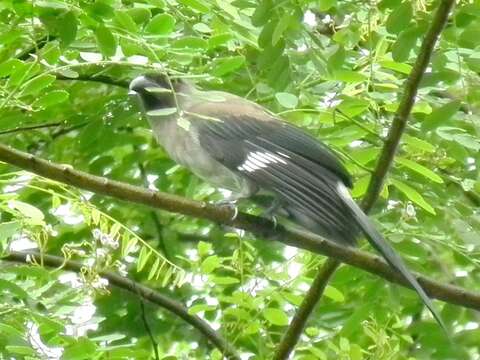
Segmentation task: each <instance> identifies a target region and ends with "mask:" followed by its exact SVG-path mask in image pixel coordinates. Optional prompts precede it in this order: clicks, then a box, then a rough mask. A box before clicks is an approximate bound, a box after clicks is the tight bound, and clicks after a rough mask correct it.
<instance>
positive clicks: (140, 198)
mask: <svg viewBox="0 0 480 360" xmlns="http://www.w3.org/2000/svg"><path fill="white" fill-rule="evenodd" d="M0 161H4V162H6V163H9V164H11V165H15V166H17V167H19V168H22V169H24V170H27V171H30V172H32V173H35V174H37V175H40V176H43V177H46V178H49V179H52V180H55V181H59V182H62V183H64V184H67V185H71V186H75V187H77V188H80V189H83V190H88V191H92V192H94V193H96V194H99V195H100V194H103V195H107V196H111V197H114V198H117V199H119V200H124V201H129V202H134V203H137V204H142V205H147V206H151V207H154V208H157V209H163V210H166V211H170V212H175V213H180V214H184V215H187V216H193V217H196V218H201V219H207V220H210V221H213V222H215V223H219V224H225V225H228V226H232V227H235V228H238V229H243V230H246V231H250V232H252V233H253V234H256V235H258V239H259V240H264V241H279V242H281V243H283V244H287V245H290V246H294V247H297V248H301V249H305V250H308V251H311V252H314V253H317V254H322V255H326V256H329V257H333V258H336V259H337V260H339V261H341V262H344V263H347V264H349V265H352V266H355V267H358V268H361V269H363V270H365V271H368V272H370V273H372V274H375V275H378V276H380V277H383V278H385V279H386V280H388V281H391V282H395V283H398V284H401V285H402V286H405V287H407V288H410V285H409V284H408V283H406V281H405V279H404V278H403V277H402V276H401V275H399V274H398V272H396V271H394V270H392V269H391V268H390V266H388V265H387V264H386V263H385V262H384V261H383V260H382V259H381V258H379V257H378V256H374V255H371V254H369V253H367V252H364V251H360V250H357V249H353V248H347V247H344V246H341V245H338V244H335V243H333V242H331V241H328V240H326V239H324V238H322V237H320V236H318V235H315V234H312V233H309V232H307V231H303V230H300V229H286V228H285V227H284V226H282V225H281V224H274V223H273V222H272V221H270V220H268V219H264V218H260V217H258V216H253V215H250V214H245V213H238V215H237V217H236V218H234V219H233V215H234V211H233V210H232V209H230V208H228V207H225V206H223V207H222V206H220V207H218V206H214V205H212V204H208V203H205V202H198V201H194V200H189V199H186V198H183V197H181V196H177V195H173V194H168V193H162V192H156V191H152V190H147V189H144V188H141V187H138V186H133V185H130V184H126V183H123V182H120V181H115V180H109V179H108V178H105V177H101V176H95V175H91V174H88V173H85V172H82V171H78V170H75V169H73V168H72V167H71V166H68V165H60V164H55V163H53V162H50V161H47V160H44V159H41V158H39V157H36V156H34V155H31V154H28V153H25V152H22V151H19V150H15V149H12V148H11V147H8V146H5V145H3V144H0ZM415 276H416V277H417V280H418V281H419V282H420V284H421V285H422V287H423V288H424V289H425V291H426V292H427V294H428V295H429V296H430V297H433V298H437V299H440V300H443V301H446V302H449V303H451V304H457V305H460V306H463V307H468V308H472V309H476V310H480V294H477V293H474V292H471V291H468V290H465V289H462V288H460V287H456V286H452V285H448V284H442V283H440V282H438V281H436V280H434V279H431V278H428V277H426V276H423V275H418V274H417V275H415Z"/></svg>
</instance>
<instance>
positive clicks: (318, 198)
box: [130, 74, 443, 327]
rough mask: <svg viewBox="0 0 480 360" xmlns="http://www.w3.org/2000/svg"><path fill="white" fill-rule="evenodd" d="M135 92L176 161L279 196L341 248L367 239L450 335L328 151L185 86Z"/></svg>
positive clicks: (278, 201) (150, 80)
mask: <svg viewBox="0 0 480 360" xmlns="http://www.w3.org/2000/svg"><path fill="white" fill-rule="evenodd" d="M130 91H131V92H132V93H134V94H136V95H137V96H138V98H139V99H140V104H141V106H142V108H143V110H144V112H145V114H146V117H147V119H148V121H149V123H150V126H151V128H152V130H153V133H154V135H155V137H156V139H157V141H158V142H159V143H160V144H161V145H162V146H163V147H164V148H165V150H166V151H167V152H168V154H169V155H170V156H171V158H172V159H173V160H174V161H176V162H177V163H179V164H181V165H184V166H185V167H187V168H189V169H190V170H191V171H192V172H193V173H195V174H196V175H197V176H199V177H200V178H202V179H204V180H206V181H207V182H209V183H210V184H212V185H213V186H216V187H218V188H223V189H228V190H231V191H232V192H233V193H234V194H235V195H236V197H237V198H252V199H255V196H257V195H259V194H267V195H269V196H271V197H272V199H273V201H272V203H273V204H274V211H275V212H276V213H278V214H281V215H283V216H285V217H287V218H288V219H289V220H291V221H293V222H294V223H296V224H298V225H300V226H302V227H304V228H306V229H308V230H310V231H312V232H314V233H316V234H319V235H321V236H323V237H326V238H327V239H329V240H332V241H335V242H337V243H339V244H341V245H344V246H354V245H355V244H356V239H357V238H358V237H359V236H360V234H361V233H363V234H364V235H365V236H366V238H367V239H368V241H369V242H370V244H371V245H372V246H373V247H374V248H375V249H376V250H377V251H378V252H379V253H380V254H381V255H382V256H383V257H384V258H385V260H386V261H387V262H388V264H390V266H392V267H393V268H394V269H395V270H396V271H398V272H400V273H401V274H402V276H403V277H404V278H405V280H406V281H407V282H408V283H409V284H410V285H411V286H412V287H413V288H414V289H415V290H416V292H417V293H418V295H419V296H420V298H421V299H422V301H423V302H424V304H425V305H426V306H427V308H428V309H429V310H430V311H431V313H432V314H433V316H434V318H435V319H436V320H437V322H438V323H439V324H440V325H442V327H443V323H442V320H441V318H440V316H439V315H438V313H437V312H436V310H435V308H434V306H433V304H432V302H431V301H430V299H429V297H428V295H427V294H426V293H425V291H424V290H423V288H422V287H421V286H420V284H419V283H418V281H417V280H416V278H415V277H414V276H413V275H412V274H411V273H410V271H409V270H408V269H407V267H406V266H405V264H404V262H403V261H402V259H401V258H400V256H399V255H398V254H397V253H396V252H395V251H394V250H393V248H392V247H391V246H390V245H388V243H387V242H386V241H385V240H384V238H383V236H382V235H381V234H380V233H379V232H378V231H377V230H376V228H375V226H374V225H373V224H372V222H371V221H370V220H369V218H368V217H367V216H366V215H365V213H364V212H363V211H362V210H361V209H360V207H359V206H358V205H357V204H356V203H355V201H354V200H353V199H352V198H351V196H350V194H349V192H348V188H350V187H351V186H352V180H351V178H350V175H349V174H348V172H347V171H346V170H345V168H344V167H343V165H342V164H341V162H340V161H339V160H338V159H337V157H336V156H335V155H334V154H333V153H332V151H331V150H330V149H329V148H328V147H327V146H325V145H324V144H322V143H321V142H319V141H318V140H317V139H315V138H314V137H312V136H310V135H308V134H307V133H306V132H304V131H302V130H301V129H299V128H298V127H295V126H293V125H291V124H289V123H287V122H284V121H281V120H280V119H278V118H277V117H275V116H274V115H272V114H270V113H269V112H268V111H267V110H266V109H264V108H263V107H261V106H260V105H258V104H255V103H253V102H251V101H248V100H245V99H243V98H241V97H239V96H236V95H233V94H229V93H226V92H221V91H201V90H199V89H197V88H196V87H194V86H193V85H192V84H190V83H188V82H186V81H184V80H180V79H177V80H170V79H169V78H168V77H167V76H165V75H160V74H150V75H144V76H139V77H137V78H135V79H134V80H133V81H132V82H131V83H130Z"/></svg>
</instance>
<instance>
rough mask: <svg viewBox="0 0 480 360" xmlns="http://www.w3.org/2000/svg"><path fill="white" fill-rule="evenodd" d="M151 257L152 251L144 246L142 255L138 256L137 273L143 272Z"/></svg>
mask: <svg viewBox="0 0 480 360" xmlns="http://www.w3.org/2000/svg"><path fill="white" fill-rule="evenodd" d="M150 255H152V251H151V250H150V249H149V248H147V247H146V246H142V249H141V250H140V254H138V260H137V272H140V271H142V269H143V268H144V267H145V265H146V264H147V262H148V259H150Z"/></svg>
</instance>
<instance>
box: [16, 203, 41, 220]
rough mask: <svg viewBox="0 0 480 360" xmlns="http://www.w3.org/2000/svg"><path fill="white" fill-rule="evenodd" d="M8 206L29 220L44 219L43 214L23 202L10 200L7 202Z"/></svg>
mask: <svg viewBox="0 0 480 360" xmlns="http://www.w3.org/2000/svg"><path fill="white" fill-rule="evenodd" d="M8 205H9V206H10V207H11V208H13V209H15V210H17V211H18V212H20V213H21V214H22V215H23V216H25V217H27V218H30V219H32V220H39V221H41V220H43V219H44V218H45V217H44V215H43V212H42V211H41V210H40V209H38V208H37V207H35V206H33V205H30V204H27V203H25V202H23V201H18V200H10V201H9V202H8Z"/></svg>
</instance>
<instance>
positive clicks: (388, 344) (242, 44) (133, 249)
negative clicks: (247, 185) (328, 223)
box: [0, 0, 480, 359]
mask: <svg viewBox="0 0 480 360" xmlns="http://www.w3.org/2000/svg"><path fill="white" fill-rule="evenodd" d="M437 5H438V1H426V0H425V1H421V0H418V1H401V0H383V1H374V0H371V1H369V2H356V1H335V0H317V1H307V0H284V1H277V2H275V1H273V0H262V1H253V0H235V1H229V0H176V1H175V0H144V1H140V0H138V1H133V0H123V1H117V0H97V1H75V0H71V1H60V0H36V1H26V0H25V1H24V0H4V1H2V2H1V3H0V94H1V98H0V136H1V139H0V141H1V142H2V143H6V144H9V145H11V146H13V147H15V148H17V149H21V150H25V151H28V152H30V153H32V154H35V155H37V156H39V157H42V158H47V159H49V160H51V161H53V162H57V163H63V164H70V165H71V166H72V167H74V168H75V169H81V170H84V171H87V172H90V173H93V174H96V175H100V176H106V177H108V178H112V179H116V180H121V181H125V182H128V183H131V184H136V185H142V186H146V187H149V188H152V189H158V190H160V191H165V192H171V193H176V194H180V195H184V196H186V197H188V198H193V199H197V200H215V199H218V198H219V197H220V196H219V194H218V193H215V192H214V190H213V189H212V188H211V187H209V186H208V185H207V184H204V183H202V182H201V181H199V180H198V179H197V178H195V177H194V176H192V175H191V174H190V173H189V172H188V171H187V170H185V169H183V168H180V167H178V166H176V165H175V164H174V163H172V161H171V160H169V159H168V157H167V156H166V155H165V153H164V152H163V150H162V149H160V148H159V147H158V146H157V145H156V144H155V143H154V141H153V139H152V136H151V133H150V132H149V129H148V126H147V124H146V122H145V121H144V120H143V119H142V118H141V115H140V114H139V112H138V108H137V105H136V104H135V102H134V101H132V99H129V98H128V96H127V89H126V86H127V85H128V81H130V80H131V79H132V78H133V77H135V76H136V75H138V74H141V73H144V72H146V71H152V70H154V71H169V72H170V73H171V74H173V76H179V77H189V78H193V79H194V80H195V81H196V82H197V83H198V84H199V85H200V86H202V87H204V88H208V89H224V90H227V91H230V92H233V93H236V94H239V95H241V96H244V97H246V98H248V99H251V100H253V101H256V102H259V103H261V104H262V105H264V106H266V107H268V108H269V109H270V110H272V111H273V112H275V113H278V114H279V115H280V116H282V117H283V118H284V119H286V120H288V121H291V122H292V123H295V124H297V125H299V126H301V127H303V128H304V129H306V130H307V131H310V132H311V133H312V134H314V135H315V136H318V138H319V139H322V141H325V142H326V143H327V144H329V145H330V146H332V147H333V148H334V149H335V150H336V151H337V152H338V153H339V155H340V156H341V157H342V158H343V160H344V161H345V164H346V166H347V167H348V169H349V170H350V172H351V173H352V174H353V176H354V179H355V186H354V189H353V195H354V196H355V197H356V198H361V197H362V196H363V195H364V193H365V191H366V187H367V185H368V181H369V177H370V173H371V169H372V168H373V167H374V164H375V160H376V159H377V158H378V155H379V152H380V150H381V146H382V137H383V136H385V134H386V131H387V129H388V126H389V124H390V123H391V120H392V115H393V113H394V111H395V110H396V108H397V106H398V100H399V96H400V95H401V91H402V86H404V80H405V78H406V76H407V75H408V74H409V72H410V70H411V64H412V63H413V61H414V60H415V59H416V56H417V54H418V49H419V44H420V41H421V39H422V36H423V34H424V33H425V31H426V28H427V27H428V25H429V23H430V21H431V19H432V14H433V10H434V9H435V8H436V6H437ZM479 29H480V3H479V2H478V1H460V2H459V3H458V4H457V6H456V8H455V10H454V14H453V16H452V17H451V19H450V21H449V23H448V24H447V27H446V29H445V30H444V32H443V36H442V39H441V41H440V43H439V45H438V46H437V47H436V50H435V54H434V58H433V61H432V63H431V66H430V67H429V69H428V72H427V73H426V75H425V78H424V80H423V81H422V84H421V87H420V89H419V93H418V96H417V99H416V105H415V107H414V109H413V112H412V116H411V119H410V120H409V125H408V129H407V133H406V135H405V136H404V138H403V145H402V148H401V151H400V153H399V154H398V156H397V157H396V160H395V164H394V167H393V169H392V171H391V173H390V175H389V178H388V181H387V184H386V187H385V189H384V191H383V193H382V199H381V200H380V201H379V202H377V205H376V208H375V211H374V212H373V216H374V217H375V219H376V222H377V224H378V227H379V228H380V230H381V231H382V233H383V234H385V236H386V238H387V239H388V240H389V241H390V242H391V243H393V244H394V246H395V247H396V249H397V250H398V251H399V252H400V253H401V254H402V256H403V257H404V258H405V259H406V260H407V261H408V262H409V265H410V267H411V268H412V269H414V270H416V271H419V272H421V273H424V274H428V275H430V276H432V277H434V278H436V279H437V280H441V281H442V282H444V283H454V284H457V285H460V286H462V287H465V288H467V289H472V290H477V289H478V284H479V275H480V274H479V261H480V259H479V256H478V251H479V245H480V238H479V235H478V234H479V229H480V216H479V213H478V207H479V205H480V195H479V193H480V178H479V174H478V169H477V163H478V161H480V156H479V150H480V138H479V131H480V120H479V117H478V108H479V104H480V86H479V77H478V72H479V71H480V52H479V51H480V47H479V45H478V37H479V36H480V30H479ZM29 54H30V55H29ZM0 184H1V186H2V189H3V194H2V195H1V196H0V210H1V221H2V223H1V224H0V244H1V248H2V251H7V250H8V249H17V250H18V249H22V248H25V247H27V246H34V247H37V248H38V249H40V250H41V251H44V252H47V253H52V254H60V255H62V254H63V255H65V256H69V257H72V258H76V259H82V260H84V261H85V262H86V264H88V265H89V267H88V268H87V269H88V270H86V271H84V272H83V273H82V274H80V275H78V274H77V275H72V274H66V273H64V272H62V271H61V270H56V271H51V270H46V269H43V268H40V267H38V266H32V265H24V266H13V265H12V264H10V263H6V262H2V263H0V266H1V269H2V270H1V271H0V288H1V295H0V356H1V357H2V358H12V357H13V358H23V357H24V358H52V359H54V358H60V357H62V356H63V358H65V359H87V358H109V359H114V358H118V359H120V358H136V359H142V358H145V359H146V358H149V357H150V356H152V354H153V352H152V341H151V339H150V336H149V335H152V334H153V335H154V338H155V341H156V343H158V351H159V353H160V358H163V357H164V358H165V359H167V358H168V359H175V358H199V359H202V358H211V359H219V358H221V354H220V352H219V351H218V350H216V349H213V350H212V348H211V345H209V344H208V343H207V342H206V340H205V339H204V338H203V337H202V336H201V335H200V334H199V333H198V332H197V331H196V330H195V329H192V328H191V327H190V326H189V325H187V324H185V323H184V322H182V321H181V320H180V319H178V318H176V317H174V316H172V315H171V314H169V313H167V312H165V311H164V310H162V309H161V308H156V307H153V306H150V305H148V304H143V303H142V302H141V301H140V300H139V298H138V297H136V296H131V295H126V294H125V293H124V292H122V291H120V290H118V289H115V288H108V291H107V289H106V285H105V283H104V282H103V281H102V280H101V279H100V278H99V277H98V275H97V271H99V270H100V269H105V268H108V269H114V270H115V271H119V272H120V273H122V274H127V273H128V275H129V276H130V277H132V278H134V279H136V280H137V281H139V282H142V283H144V284H148V285H150V286H152V287H154V288H158V289H160V290H161V292H164V293H165V294H168V295H170V296H171V297H172V298H174V299H176V300H178V301H180V302H182V303H185V304H186V305H187V306H188V307H189V311H190V313H191V314H197V315H200V316H201V317H203V318H204V319H206V320H207V321H208V322H210V324H211V325H212V326H213V327H214V328H215V329H216V330H217V331H218V332H219V333H221V334H222V335H223V336H224V337H225V338H226V339H227V340H229V341H230V342H232V343H233V344H234V345H235V347H237V348H238V349H239V351H240V352H241V353H242V354H244V356H245V358H252V359H268V358H271V356H272V355H271V354H272V351H274V349H275V346H276V345H277V343H278V341H279V340H280V338H281V335H282V333H283V332H284V331H285V328H286V325H287V324H288V320H289V318H290V317H291V316H292V315H293V313H294V310H295V309H296V308H297V307H298V305H299V303H300V302H301V299H302V295H303V294H304V293H305V292H306V290H307V289H308V284H309V283H310V282H311V280H312V278H313V276H314V275H315V269H316V268H317V267H318V264H320V263H322V262H323V261H325V259H324V258H322V257H319V256H314V255H312V254H310V253H308V252H305V251H300V250H297V249H294V248H289V247H285V246H282V245H278V244H274V243H270V242H269V243H264V242H260V241H256V240H255V239H253V238H252V237H251V236H250V235H249V234H244V235H243V236H242V234H241V233H239V232H235V231H232V230H231V229H223V228H221V227H219V226H215V225H213V224H211V223H209V222H207V221H204V220H197V219H193V218H190V217H185V216H179V215H174V214H171V213H168V212H164V211H152V210H150V209H148V208H145V207H141V206H138V205H133V204H130V203H125V202H118V201H116V200H112V199H109V198H106V197H102V196H98V195H95V194H92V193H86V192H80V191H77V190H75V189H73V188H69V187H67V186H64V185H60V184H57V183H54V182H52V181H47V180H45V179H41V178H38V177H36V176H33V175H31V174H27V173H24V172H18V169H15V168H13V167H11V166H8V165H6V164H1V165H0ZM244 206H245V209H246V210H247V211H252V212H254V213H258V209H254V208H251V207H249V205H248V204H244ZM161 254H164V256H165V258H166V259H168V260H170V261H171V262H172V263H175V264H177V265H178V266H179V267H181V268H182V269H183V271H182V270H178V269H176V268H175V267H174V266H172V265H170V264H168V263H167V262H166V261H165V259H164V257H162V255H161ZM162 264H163V265H164V266H162ZM182 283H183V284H182ZM177 285H181V286H177ZM142 306H143V307H144V310H143V311H142ZM437 306H438V307H439V308H441V314H442V317H443V318H444V320H445V322H446V323H447V325H448V327H449V329H450V330H451V333H452V338H453V342H452V343H450V342H448V341H446V340H445V337H444V335H443V334H442V332H441V329H440V328H439V327H438V326H437V325H436V324H435V323H434V322H433V320H432V319H431V316H430V315H429V314H428V312H427V311H425V309H424V308H423V307H422V305H421V303H420V301H419V300H418V298H417V296H416V295H415V294H414V293H413V292H411V291H409V290H405V289H403V288H400V287H397V286H390V285H389V284H387V283H386V282H385V280H383V279H380V278H376V277H374V276H372V275H370V274H367V273H364V272H361V271H358V270H357V269H355V268H352V267H348V266H343V267H342V268H341V269H340V270H339V271H338V272H337V273H336V274H335V276H334V278H333V280H332V281H331V283H330V284H329V286H328V287H327V289H326V293H325V297H324V298H322V300H321V302H320V304H319V306H317V308H316V310H315V312H314V314H313V316H312V317H311V319H310V320H309V323H308V327H307V329H306V331H305V333H304V335H303V336H302V338H301V341H300V343H299V344H298V346H297V349H296V353H295V358H296V359H297V358H298V359H330V358H341V359H407V358H416V359H417V358H418V359H452V358H455V359H478V358H479V357H480V349H479V341H478V339H479V338H480V330H479V328H478V326H479V325H478V314H476V313H475V312H473V311H472V310H466V309H463V308H461V307H458V306H453V305H448V304H444V303H440V302H438V303H437ZM145 318H146V319H147V322H148V324H149V327H150V328H151V330H150V334H149V331H148V330H147V329H146V326H145V325H146V321H145Z"/></svg>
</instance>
